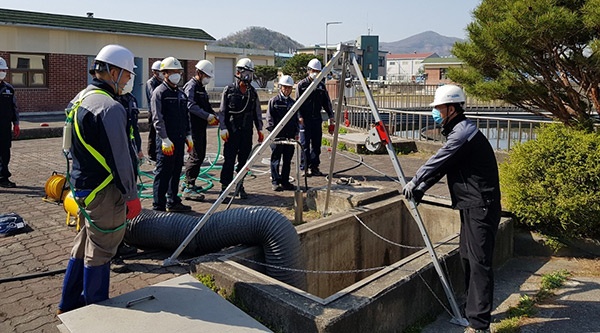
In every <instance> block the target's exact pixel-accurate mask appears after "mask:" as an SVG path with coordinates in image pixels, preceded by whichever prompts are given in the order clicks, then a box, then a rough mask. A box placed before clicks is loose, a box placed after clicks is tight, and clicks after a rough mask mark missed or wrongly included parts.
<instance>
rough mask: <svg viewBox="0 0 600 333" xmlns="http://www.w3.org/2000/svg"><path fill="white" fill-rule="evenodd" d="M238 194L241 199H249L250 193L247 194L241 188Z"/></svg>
mask: <svg viewBox="0 0 600 333" xmlns="http://www.w3.org/2000/svg"><path fill="white" fill-rule="evenodd" d="M237 194H238V195H239V196H240V199H248V193H246V190H244V188H243V187H242V188H240V190H239V191H238V193H237Z"/></svg>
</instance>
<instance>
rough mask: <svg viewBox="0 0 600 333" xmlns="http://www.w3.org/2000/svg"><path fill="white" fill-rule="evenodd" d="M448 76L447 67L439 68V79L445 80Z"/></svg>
mask: <svg viewBox="0 0 600 333" xmlns="http://www.w3.org/2000/svg"><path fill="white" fill-rule="evenodd" d="M447 78H448V69H447V68H440V78H439V79H440V80H446V79H447Z"/></svg>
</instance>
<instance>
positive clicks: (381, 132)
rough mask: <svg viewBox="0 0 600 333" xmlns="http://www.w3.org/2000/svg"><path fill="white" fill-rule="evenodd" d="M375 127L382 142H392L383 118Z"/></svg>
mask: <svg viewBox="0 0 600 333" xmlns="http://www.w3.org/2000/svg"><path fill="white" fill-rule="evenodd" d="M375 129H377V134H379V139H380V140H381V142H382V143H384V144H388V142H390V137H389V136H388V134H387V131H386V129H385V126H384V125H383V121H382V120H380V121H379V122H377V124H375Z"/></svg>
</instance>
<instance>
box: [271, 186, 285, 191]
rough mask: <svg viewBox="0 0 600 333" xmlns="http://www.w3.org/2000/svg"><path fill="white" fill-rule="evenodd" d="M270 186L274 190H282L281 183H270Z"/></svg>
mask: <svg viewBox="0 0 600 333" xmlns="http://www.w3.org/2000/svg"><path fill="white" fill-rule="evenodd" d="M271 188H272V189H273V191H275V192H281V191H283V187H281V185H279V184H273V185H271Z"/></svg>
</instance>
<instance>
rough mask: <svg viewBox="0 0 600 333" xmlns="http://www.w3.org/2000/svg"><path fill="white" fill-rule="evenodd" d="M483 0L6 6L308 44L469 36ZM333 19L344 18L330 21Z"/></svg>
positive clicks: (97, 1)
mask: <svg viewBox="0 0 600 333" xmlns="http://www.w3.org/2000/svg"><path fill="white" fill-rule="evenodd" d="M480 3H481V0H452V1H448V0H411V1H405V0H371V1H364V0H361V1H358V0H346V1H323V0H321V1H314V0H304V1H283V0H278V1H274V0H255V1H238V0H221V1H219V0H217V1H214V0H213V1H206V0H205V1H202V0H195V1H194V0H178V1H177V0H176V1H155V0H20V1H11V2H4V3H3V5H2V7H3V8H5V9H17V10H25V11H33V12H45V13H51V14H63V15H74V16H82V17H83V16H86V13H87V12H93V13H94V17H96V18H104V19H113V20H124V21H134V22H144V23H152V24H160V25H168V26H181V27H189V28H199V29H202V30H204V31H205V32H207V33H208V34H209V35H211V36H213V37H214V38H215V39H220V38H223V37H227V36H228V35H230V34H233V33H235V32H238V31H241V30H243V29H245V28H247V27H250V26H259V27H265V28H267V29H270V30H274V31H277V32H280V33H282V34H284V35H287V36H289V37H290V38H292V39H293V40H295V41H297V42H299V43H301V44H304V45H305V46H307V45H315V44H321V45H324V44H325V40H326V31H327V41H328V43H329V44H337V43H339V42H346V41H350V40H354V39H356V38H357V37H358V36H360V35H369V34H371V35H378V36H379V41H380V42H395V41H398V40H401V39H404V38H407V37H410V36H413V35H416V34H418V33H421V32H425V31H435V32H437V33H439V34H441V35H444V36H448V37H458V38H465V37H466V32H465V28H466V26H467V25H468V24H469V23H470V22H471V21H472V12H473V10H474V9H475V8H476V7H477V6H478V5H479V4H480ZM327 22H342V23H341V24H330V25H329V26H328V28H326V26H327V25H326V23H327Z"/></svg>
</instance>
